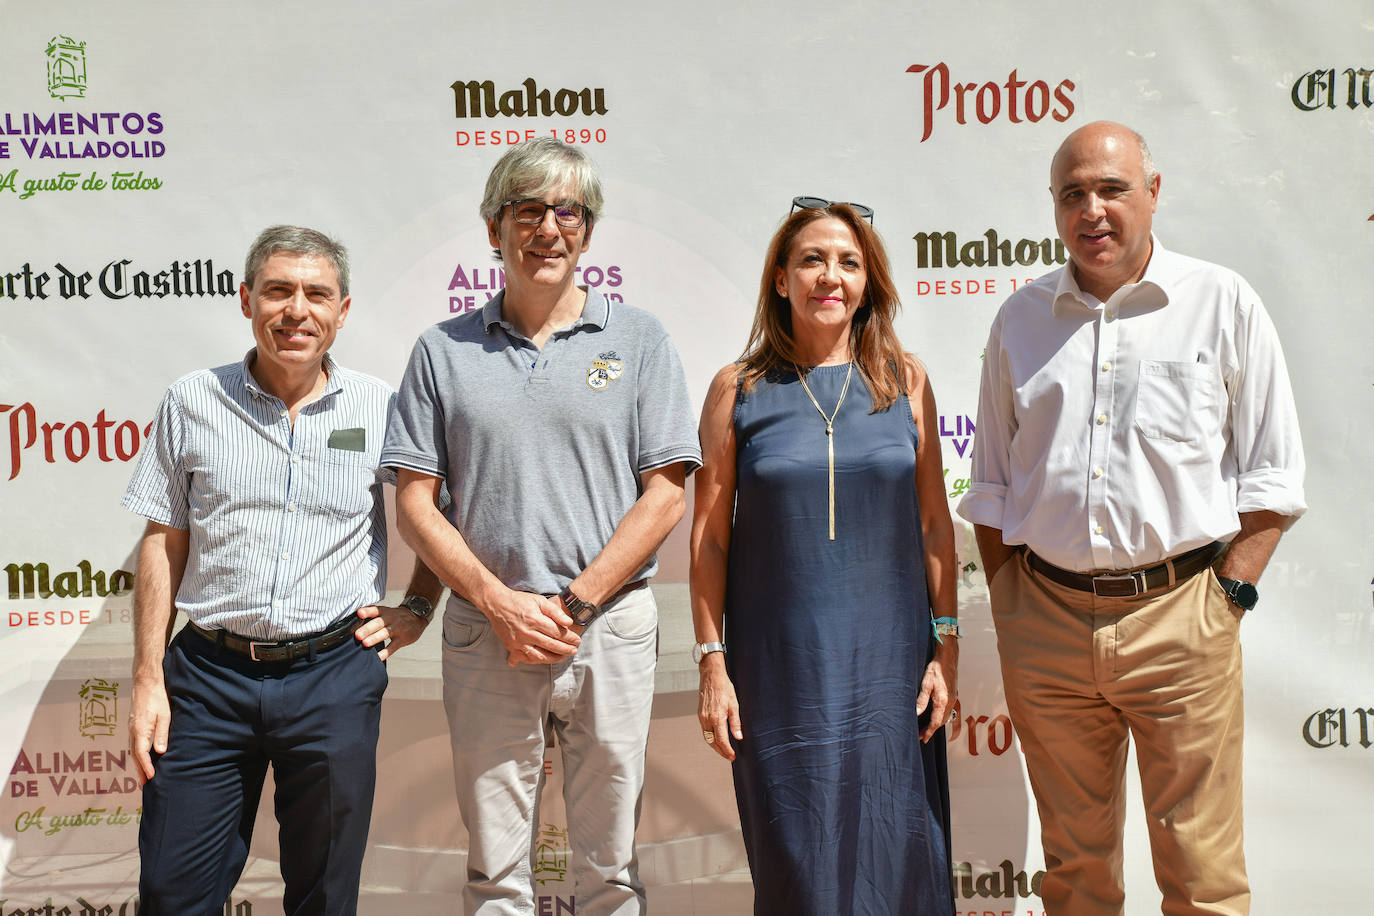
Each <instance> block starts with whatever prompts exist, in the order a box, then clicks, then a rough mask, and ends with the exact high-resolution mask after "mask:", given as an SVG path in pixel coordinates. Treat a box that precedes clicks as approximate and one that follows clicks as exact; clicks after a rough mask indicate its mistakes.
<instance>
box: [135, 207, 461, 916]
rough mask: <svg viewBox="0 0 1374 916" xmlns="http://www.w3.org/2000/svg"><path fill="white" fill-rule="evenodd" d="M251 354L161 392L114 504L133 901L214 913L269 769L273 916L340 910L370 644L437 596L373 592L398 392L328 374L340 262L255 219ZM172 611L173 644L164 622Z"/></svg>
mask: <svg viewBox="0 0 1374 916" xmlns="http://www.w3.org/2000/svg"><path fill="white" fill-rule="evenodd" d="M239 295H240V299H241V300H242V308H243V314H244V316H245V317H246V318H248V319H249V320H250V321H251V323H252V327H253V336H254V338H255V341H256V344H257V345H256V346H255V347H254V348H253V349H252V350H250V351H249V352H248V355H247V356H246V357H245V358H244V359H243V361H242V362H239V363H233V364H230V365H226V366H220V367H218V368H215V369H207V370H202V371H199V372H194V373H191V374H190V375H188V376H186V377H184V378H182V379H179V380H178V381H177V382H175V383H174V384H173V385H172V386H171V388H170V389H169V390H168V392H167V394H166V396H165V397H164V399H163V401H162V405H161V407H160V408H159V410H158V413H157V417H156V420H155V423H154V430H153V433H152V435H151V437H150V438H149V441H148V446H147V447H146V448H145V450H144V452H143V455H142V457H141V458H140V461H139V466H138V469H137V470H136V471H135V472H134V477H133V480H132V481H131V482H130V483H129V489H128V492H127V493H126V494H125V496H124V505H125V507H126V508H129V509H131V510H132V511H134V512H137V513H139V514H140V515H143V516H144V517H146V518H147V519H148V524H147V528H146V530H145V532H144V535H143V539H142V542H141V544H140V546H139V554H138V578H137V581H136V585H135V589H134V672H133V674H134V692H133V701H132V706H133V709H132V712H131V714H130V717H129V746H130V749H131V750H132V751H133V754H134V758H135V761H136V762H137V764H138V766H139V768H140V771H141V772H140V775H141V777H142V778H143V779H144V780H145V784H144V787H143V817H142V821H141V824H140V828H139V852H140V855H141V859H142V871H141V875H140V880H139V893H140V897H141V906H140V911H141V912H142V913H143V914H144V916H157V914H176V916H184V914H188V913H208V912H219V909H220V908H221V907H222V906H223V903H224V901H225V900H226V899H227V898H228V897H229V894H230V892H231V891H232V890H233V888H234V885H235V884H236V883H237V881H238V878H239V875H240V873H241V872H242V870H243V866H244V863H245V861H246V859H247V855H248V847H249V841H250V840H251V837H252V830H253V822H254V819H255V816H256V812H257V806H258V799H259V796H260V794H261V791H262V785H263V779H264V776H265V773H266V769H267V766H268V764H269V763H270V764H271V765H272V771H273V778H274V780H275V782H276V799H275V804H276V814H277V819H278V821H279V822H280V825H281V832H280V840H281V870H282V877H283V879H284V881H285V885H286V892H285V899H284V907H285V911H286V913H288V914H352V913H355V912H356V911H357V901H358V885H359V880H360V873H361V868H362V859H363V852H364V850H365V848H366V845H367V831H368V823H369V821H370V819H371V812H372V794H373V786H374V783H375V781H376V746H377V735H378V728H379V723H380V718H381V701H382V693H383V691H384V690H385V689H386V684H387V674H386V667H385V665H384V664H383V662H384V661H385V659H386V658H387V656H388V655H390V654H392V653H394V652H395V651H396V650H397V649H399V648H401V647H402V646H405V645H408V644H410V643H412V642H414V641H415V640H416V639H417V638H418V637H419V635H420V634H421V633H422V632H423V630H424V628H425V625H426V624H427V623H428V618H429V613H430V609H431V608H432V607H433V604H434V602H435V601H437V600H438V595H439V592H440V590H441V586H440V585H439V583H438V580H437V579H436V578H435V577H434V576H433V575H432V574H431V573H430V572H429V571H428V569H426V568H425V567H424V566H423V565H421V564H418V563H417V565H416V570H415V574H414V576H413V577H412V581H411V584H410V588H409V589H408V590H407V598H406V600H405V601H404V602H403V605H405V606H403V607H400V608H393V607H379V606H378V605H377V602H378V601H380V600H381V598H382V596H383V594H384V592H385V588H386V514H385V509H384V506H383V501H382V492H381V480H382V476H381V474H380V473H379V471H378V457H379V456H380V452H381V446H382V438H383V435H384V433H385V429H386V423H387V418H388V415H389V413H390V412H391V411H392V410H393V409H394V402H395V394H394V392H393V391H392V390H391V388H390V387H389V386H387V385H386V384H385V383H383V382H381V381H379V380H377V379H374V378H372V377H370V376H366V375H363V374H361V373H358V372H351V371H349V370H347V369H343V368H341V367H339V366H338V365H337V364H336V363H335V362H334V360H333V359H332V358H331V357H330V356H329V352H328V351H329V347H330V345H331V344H332V343H333V342H334V338H335V335H336V334H337V333H338V331H339V329H340V328H342V327H343V325H344V321H345V319H346V318H347V317H348V310H349V305H350V302H351V300H350V298H349V295H348V260H347V253H346V252H345V250H344V248H343V246H342V245H340V244H338V243H337V242H335V241H333V240H332V239H330V238H328V237H327V236H324V235H322V234H320V233H318V232H315V231H313V230H309V229H302V228H299V227H291V226H274V227H272V228H270V229H268V230H266V231H265V232H263V233H262V235H260V236H259V237H258V239H257V241H256V242H255V243H254V245H253V247H252V249H251V250H250V252H249V255H248V261H247V266H246V267H245V270H244V281H243V284H242V285H241V286H240V289H239ZM177 611H181V612H182V613H184V614H185V615H186V617H187V618H188V623H187V625H186V626H185V627H184V628H182V630H181V631H180V632H179V633H178V634H177V635H176V637H175V638H174V639H170V644H169V638H170V637H171V634H172V624H173V621H174V619H175V616H176V612H177Z"/></svg>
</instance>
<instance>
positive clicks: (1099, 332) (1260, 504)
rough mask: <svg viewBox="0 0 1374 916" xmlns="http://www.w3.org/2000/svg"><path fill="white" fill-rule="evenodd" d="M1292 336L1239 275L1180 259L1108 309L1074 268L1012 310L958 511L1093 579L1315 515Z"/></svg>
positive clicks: (986, 380) (988, 370)
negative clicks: (1287, 341)
mask: <svg viewBox="0 0 1374 916" xmlns="http://www.w3.org/2000/svg"><path fill="white" fill-rule="evenodd" d="M1303 470H1304V461H1303V452H1302V440H1301V437H1300V435H1299V431H1298V415H1297V408H1296V406H1295V404H1294V402H1293V392H1292V388H1291V386H1290V384H1289V381H1288V371H1287V368H1286V366H1285V364H1284V359H1283V351H1282V349H1281V348H1280V346H1279V340H1278V335H1277V333H1276V332H1275V329H1274V325H1273V323H1272V322H1271V321H1270V319H1269V316H1268V314H1267V313H1266V312H1265V310H1264V306H1263V305H1262V304H1261V303H1260V300H1259V297H1258V296H1257V295H1256V294H1255V291H1254V290H1252V289H1251V288H1250V286H1249V284H1247V283H1246V282H1245V280H1244V279H1242V278H1241V277H1240V276H1239V275H1237V274H1235V273H1234V272H1232V271H1230V270H1227V269H1226V268H1224V267H1219V266H1217V265H1215V264H1209V263H1207V262H1206V261H1199V260H1197V259H1195V258H1188V257H1184V256H1182V255H1178V254H1174V253H1172V252H1169V251H1166V250H1165V249H1164V248H1163V247H1161V246H1160V244H1159V240H1158V239H1154V249H1153V254H1152V255H1151V258H1150V263H1149V265H1148V267H1147V268H1146V271H1145V275H1144V277H1143V278H1142V279H1141V280H1140V281H1139V282H1138V283H1134V284H1130V285H1127V286H1123V287H1122V288H1121V289H1119V290H1117V291H1116V292H1115V293H1113V294H1112V296H1111V297H1110V298H1109V299H1108V300H1107V301H1106V302H1105V303H1104V302H1100V301H1098V300H1097V299H1096V298H1095V297H1094V296H1091V295H1089V294H1088V293H1085V292H1083V291H1082V290H1080V289H1079V288H1078V284H1077V282H1076V281H1075V279H1074V276H1073V271H1072V270H1070V269H1069V268H1068V267H1063V268H1060V269H1059V270H1056V271H1054V272H1052V273H1050V274H1047V275H1045V276H1044V277H1041V278H1040V279H1039V280H1036V281H1035V282H1034V283H1032V284H1029V285H1027V286H1025V287H1023V288H1022V289H1020V290H1018V291H1017V292H1016V293H1014V294H1012V296H1011V297H1010V298H1009V299H1007V301H1006V303H1004V304H1003V306H1002V309H1001V311H999V312H998V314H997V317H996V319H995V320H994V321H993V324H992V330H991V333H990V334H989V336H988V346H987V351H986V354H985V357H984V362H983V377H982V387H981V391H980V393H979V401H978V423H977V428H976V433H975V438H974V444H973V474H972V477H973V485H972V487H971V488H970V490H969V492H968V493H967V494H966V495H965V496H964V498H963V500H962V501H961V502H960V503H959V507H958V511H959V514H960V515H961V516H963V517H964V518H965V519H967V520H969V521H970V522H973V523H974V524H977V525H985V526H987V527H990V528H997V529H1000V530H1001V532H1002V540H1003V542H1004V543H1006V544H1010V545H1016V544H1025V545H1027V546H1029V547H1030V549H1031V550H1033V551H1035V552H1036V553H1037V554H1039V555H1040V556H1041V557H1043V558H1044V559H1046V560H1048V561H1049V562H1051V563H1053V564H1055V565H1056V566H1060V567H1063V568H1065V569H1071V570H1076V571H1079V572H1088V571H1097V570H1121V569H1130V568H1134V567H1138V566H1143V565H1146V564H1152V563H1157V562H1159V561H1161V560H1163V559H1165V558H1166V557H1170V556H1175V555H1177V554H1179V553H1182V552H1183V551H1186V550H1189V549H1191V548H1193V547H1198V546H1201V545H1203V544H1207V543H1209V542H1211V541H1213V540H1229V539H1230V538H1231V537H1232V536H1234V535H1235V533H1236V532H1237V531H1239V530H1240V520H1239V517H1238V513H1241V512H1251V511H1255V510H1261V509H1265V510H1269V511H1271V512H1276V513H1279V514H1280V515H1285V516H1290V517H1291V518H1294V519H1295V518H1296V517H1297V516H1300V515H1301V514H1302V513H1303V512H1304V511H1306V508H1307V505H1306V502H1305V501H1304V497H1303V484H1302V480H1303Z"/></svg>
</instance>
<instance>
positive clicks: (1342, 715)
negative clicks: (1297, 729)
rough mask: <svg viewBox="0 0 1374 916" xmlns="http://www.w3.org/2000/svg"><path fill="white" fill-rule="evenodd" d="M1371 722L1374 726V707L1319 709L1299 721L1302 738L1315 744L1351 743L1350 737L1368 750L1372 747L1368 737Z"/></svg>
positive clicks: (1341, 744)
mask: <svg viewBox="0 0 1374 916" xmlns="http://www.w3.org/2000/svg"><path fill="white" fill-rule="evenodd" d="M1357 721H1358V727H1357ZM1371 726H1374V707H1365V708H1364V709H1350V710H1347V709H1321V710H1318V711H1317V712H1314V713H1312V715H1310V716H1308V717H1307V721H1306V722H1304V723H1303V724H1302V739H1303V740H1304V741H1306V742H1307V743H1308V744H1309V745H1311V746H1312V747H1315V748H1328V747H1350V743H1351V741H1352V740H1353V741H1354V742H1355V743H1356V744H1358V745H1359V746H1360V747H1362V748H1364V749H1365V750H1369V748H1370V747H1374V741H1371V740H1370V730H1371Z"/></svg>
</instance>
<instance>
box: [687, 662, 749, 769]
mask: <svg viewBox="0 0 1374 916" xmlns="http://www.w3.org/2000/svg"><path fill="white" fill-rule="evenodd" d="M700 667H701V687H700V688H699V689H698V691H697V720H698V721H699V722H700V723H701V732H702V737H703V738H705V737H706V736H707V735H709V736H710V737H709V738H707V739H706V740H707V743H708V744H710V745H711V750H713V751H715V752H716V753H717V754H719V755H720V756H722V757H724V758H725V759H726V760H734V759H735V749H734V747H732V746H731V744H730V738H731V736H734V739H735V740H736V741H739V740H741V739H742V738H744V732H743V731H742V730H741V729H740V721H739V700H738V699H736V697H735V685H734V684H732V683H730V675H728V674H726V673H725V653H724V652H712V653H711V654H710V655H707V656H706V657H705V658H703V659H702V660H701V666H700Z"/></svg>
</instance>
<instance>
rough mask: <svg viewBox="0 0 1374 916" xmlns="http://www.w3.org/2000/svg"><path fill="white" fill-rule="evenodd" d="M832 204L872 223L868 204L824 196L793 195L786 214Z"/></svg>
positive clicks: (821, 207)
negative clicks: (829, 198)
mask: <svg viewBox="0 0 1374 916" xmlns="http://www.w3.org/2000/svg"><path fill="white" fill-rule="evenodd" d="M832 204H844V205H845V206H846V207H853V208H854V212H855V213H858V214H859V216H861V217H862V218H864V219H866V220H868V224H869V225H870V226H871V225H873V208H872V207H870V206H869V205H868V204H856V203H853V202H851V201H847V200H826V199H825V198H824V197H794V198H792V209H791V210H788V211H787V215H788V216H791V215H792V214H793V213H795V212H797V209H798V208H801V209H802V210H824V209H825V208H826V207H829V206H830V205H832ZM541 215H542V214H541Z"/></svg>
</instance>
